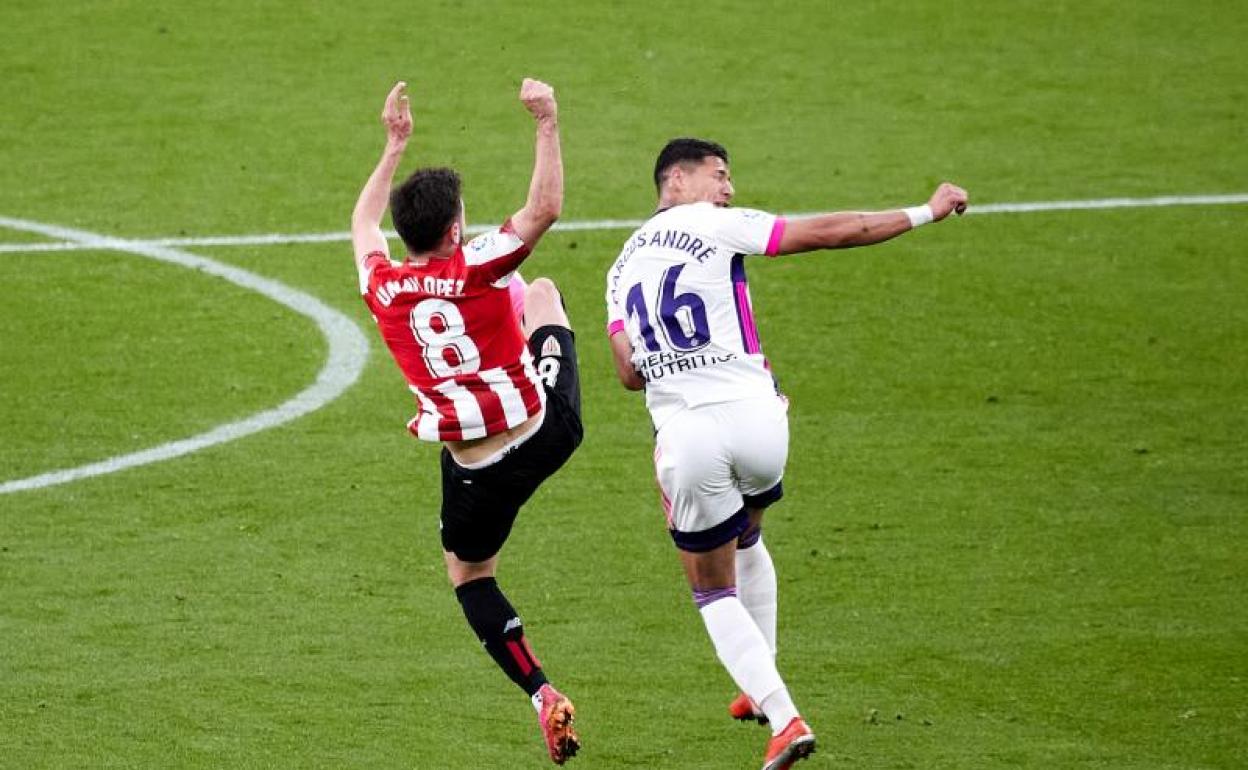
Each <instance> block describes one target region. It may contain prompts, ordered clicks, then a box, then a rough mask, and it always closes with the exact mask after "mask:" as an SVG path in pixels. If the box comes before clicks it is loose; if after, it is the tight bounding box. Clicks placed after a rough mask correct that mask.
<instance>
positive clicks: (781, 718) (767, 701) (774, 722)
mask: <svg viewBox="0 0 1248 770" xmlns="http://www.w3.org/2000/svg"><path fill="white" fill-rule="evenodd" d="M758 707H759V708H760V709H762V710H763V713H764V714H766V715H767V724H768V725H769V726H770V727H771V734H772V735H779V734H780V733H781V732H783V731H784V728H786V727H788V726H789V722H791V721H793V720H794V719H796V718H797V717H798V716H799V715H798V713H797V706H794V705H793V699H792V698H790V697H789V690H788V688H787V687H783V688H781V689H779V690H776V691H775V692H773V693H772V694H771V695H768V696H767V697H766V698H764V699H763V702H762V703H760V704H759V706H758Z"/></svg>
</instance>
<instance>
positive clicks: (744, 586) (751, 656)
mask: <svg viewBox="0 0 1248 770" xmlns="http://www.w3.org/2000/svg"><path fill="white" fill-rule="evenodd" d="M654 182H655V186H656V188H657V189H658V195H659V204H658V211H657V212H655V214H654V215H653V216H652V217H651V218H650V219H649V220H648V221H647V222H646V223H645V224H643V225H642V226H641V227H640V228H639V229H638V230H636V231H635V232H634V233H633V234H632V235H631V236H630V237H629V238H628V240H627V241H626V242H625V244H624V248H623V249H622V250H621V252H620V255H619V257H618V258H617V259H616V261H615V263H614V264H613V265H612V266H611V269H610V271H609V272H608V274H607V332H608V334H609V336H610V340H611V350H612V353H613V356H614V359H615V367H616V373H617V374H618V376H619V378H620V381H621V382H622V383H623V384H624V386H625V387H626V388H628V389H630V390H642V389H644V390H645V393H646V406H647V408H648V409H649V410H650V415H651V418H652V419H653V421H654V429H655V444H656V446H655V453H654V457H655V469H656V473H657V477H658V482H659V491H660V494H661V497H662V501H663V507H664V510H665V512H666V514H667V521H668V529H669V531H670V533H671V536H672V539H673V541H674V542H675V544H676V547H677V548H678V549H679V553H680V556H681V561H682V563H683V566H684V568H685V574H686V576H687V578H688V580H689V584H690V586H691V588H692V589H693V594H694V601H695V603H696V604H697V607H698V609H699V611H700V613H701V615H702V618H703V621H704V622H705V624H706V628H707V632H708V633H709V634H710V637H711V641H712V643H713V644H714V646H715V650H716V653H717V654H718V656H719V659H720V661H721V662H722V663H723V665H724V667H725V668H726V669H727V670H728V673H729V674H730V675H731V676H732V678H733V680H734V681H735V682H736V683H737V685H738V686H739V687H740V688H741V694H740V695H738V696H737V698H736V700H734V701H733V702H732V704H731V706H730V707H729V712H730V713H731V714H732V716H733V717H735V718H737V719H743V720H745V719H754V720H757V721H759V722H760V723H767V722H770V724H771V728H772V738H771V739H770V740H769V741H768V744H767V748H766V751H765V754H764V759H763V763H764V764H763V769H764V770H781V769H782V768H788V767H790V766H791V765H792V764H793V763H794V762H796V761H797V760H799V759H802V758H804V757H806V756H807V755H809V754H810V753H811V752H812V751H814V747H815V736H814V734H813V733H812V732H811V730H810V728H809V726H808V725H807V724H806V723H805V721H804V720H802V718H801V717H800V716H799V714H798V711H797V708H796V706H795V705H794V704H793V701H792V698H791V697H790V696H789V692H788V688H787V687H786V686H785V684H784V681H783V680H782V679H781V677H780V674H779V672H778V670H777V668H776V665H775V651H776V572H775V567H774V565H773V562H772V559H771V556H770V554H769V553H768V552H767V549H766V546H765V545H764V544H763V541H762V519H763V512H764V511H765V510H766V508H767V507H768V506H770V505H771V504H773V503H775V502H776V501H777V500H779V499H780V497H781V496H782V494H783V489H782V485H781V477H782V476H783V475H784V466H785V461H786V459H787V457H788V441H789V435H788V417H787V402H786V401H785V399H784V397H783V396H781V395H780V393H779V390H778V388H777V386H776V382H775V380H774V379H773V377H772V374H771V369H770V366H769V365H768V363H767V359H766V358H765V357H764V356H763V352H762V346H761V344H760V342H759V338H758V330H757V329H756V328H755V325H754V314H753V309H752V307H751V305H750V293H749V288H748V285H747V283H746V276H745V262H744V259H745V257H746V256H748V255H754V254H761V255H766V256H769V257H773V256H778V255H781V254H795V253H799V252H806V251H815V250H818V249H833V248H846V247H851V246H866V245H870V244H874V243H880V242H882V241H886V240H888V239H890V238H893V237H895V236H898V235H901V234H902V233H904V232H906V231H908V230H911V229H914V228H916V227H918V226H920V225H923V224H926V223H928V222H938V221H940V220H943V219H944V218H946V217H947V216H949V214H950V213H953V212H955V211H956V212H957V213H962V212H963V211H964V210H965V208H966V202H967V195H966V191H964V190H962V189H961V188H959V187H957V186H955V185H952V184H948V183H946V184H942V185H940V186H939V187H938V188H937V189H936V191H935V192H934V193H933V194H932V196H931V198H930V199H929V200H928V202H927V203H926V204H924V205H921V206H915V207H912V208H905V209H896V210H892V211H880V212H869V213H868V212H838V213H831V214H822V215H818V216H814V217H804V218H801V219H785V218H784V217H779V216H775V215H773V214H768V213H766V212H763V211H755V210H751V209H733V208H729V207H728V204H729V202H730V201H731V200H732V196H733V193H734V189H733V186H732V178H731V176H730V174H729V169H728V153H727V151H726V150H725V149H724V148H723V147H722V146H720V145H718V144H715V143H714V142H707V141H703V140H700V139H689V138H683V139H673V140H672V141H671V142H669V143H668V144H667V146H666V147H664V148H663V150H662V152H660V154H659V157H658V160H657V162H656V163H655V168H654Z"/></svg>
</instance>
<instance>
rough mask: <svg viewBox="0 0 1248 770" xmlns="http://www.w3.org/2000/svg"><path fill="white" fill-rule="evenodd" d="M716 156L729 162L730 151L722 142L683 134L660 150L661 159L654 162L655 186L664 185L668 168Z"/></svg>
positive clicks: (659, 187)
mask: <svg viewBox="0 0 1248 770" xmlns="http://www.w3.org/2000/svg"><path fill="white" fill-rule="evenodd" d="M710 157H716V158H721V159H723V161H724V163H727V162H728V151H727V150H725V149H724V146H723V145H722V144H716V143H715V142H708V141H706V140H705V139H693V138H691V137H687V136H682V137H680V138H679V139H673V140H672V141H670V142H668V143H667V145H666V146H665V147H664V148H663V149H662V151H660V152H659V159H658V160H656V161H655V162H654V186H655V188H656V189H661V188H662V187H663V178H664V177H665V176H667V170H668V169H669V168H671V167H672V166H675V165H676V164H677V163H701V162H702V161H703V160H704V159H706V158H710Z"/></svg>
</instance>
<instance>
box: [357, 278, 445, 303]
mask: <svg viewBox="0 0 1248 770" xmlns="http://www.w3.org/2000/svg"><path fill="white" fill-rule="evenodd" d="M463 293H464V281H463V279H462V278H459V279H457V278H434V277H433V276H425V277H424V279H421V278H418V277H415V276H411V277H408V278H404V279H403V280H401V281H386V282H385V283H381V284H378V285H377V291H376V293H375V296H376V297H377V301H378V302H380V303H381V304H382V307H390V303H391V302H393V301H394V298H395V297H396V296H398V295H399V294H432V295H434V296H438V297H459V296H462V295H463Z"/></svg>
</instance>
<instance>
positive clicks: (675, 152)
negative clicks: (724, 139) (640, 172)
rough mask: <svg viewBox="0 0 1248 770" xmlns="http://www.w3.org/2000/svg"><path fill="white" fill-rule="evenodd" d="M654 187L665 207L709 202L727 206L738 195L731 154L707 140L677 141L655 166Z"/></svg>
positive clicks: (662, 153) (672, 142)
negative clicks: (729, 164)
mask: <svg viewBox="0 0 1248 770" xmlns="http://www.w3.org/2000/svg"><path fill="white" fill-rule="evenodd" d="M654 186H655V188H656V189H657V190H658V192H659V200H660V201H662V202H663V203H664V204H665V205H677V204H680V203H697V202H700V201H707V202H709V203H714V204H715V205H716V206H727V205H728V202H729V201H730V200H732V195H733V192H734V190H733V187H732V174H731V173H729V171H728V151H727V150H725V149H724V147H723V145H721V144H717V143H715V142H708V141H706V140H705V139H693V138H690V137H681V138H679V139H673V140H672V141H670V142H668V143H667V145H666V146H664V147H663V149H662V151H660V152H659V157H658V160H656V161H655V162H654Z"/></svg>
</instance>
